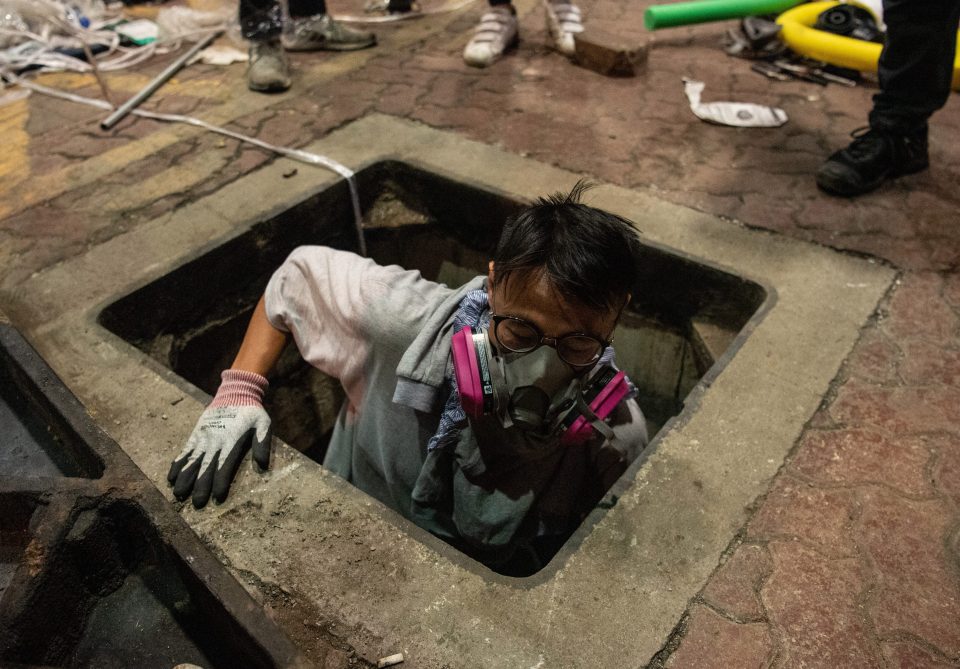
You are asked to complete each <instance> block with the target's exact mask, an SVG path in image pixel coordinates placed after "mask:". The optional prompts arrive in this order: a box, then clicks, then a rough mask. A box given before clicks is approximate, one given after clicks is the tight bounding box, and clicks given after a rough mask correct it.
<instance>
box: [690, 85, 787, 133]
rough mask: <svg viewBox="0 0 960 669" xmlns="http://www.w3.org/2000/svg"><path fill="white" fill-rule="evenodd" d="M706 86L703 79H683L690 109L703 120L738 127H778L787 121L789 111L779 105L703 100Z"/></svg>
mask: <svg viewBox="0 0 960 669" xmlns="http://www.w3.org/2000/svg"><path fill="white" fill-rule="evenodd" d="M704 86H705V85H704V83H703V82H702V81H695V80H693V79H687V78H684V80H683V92H684V93H686V95H687V99H688V100H689V101H690V110H691V111H692V112H693V113H694V114H695V115H696V117H697V118H699V119H700V120H702V121H707V122H708V123H716V124H718V125H729V126H733V127H737V128H778V127H780V126H782V125H783V124H784V123H786V122H787V113H786V112H785V111H783V110H782V109H780V108H779V107H767V106H765V105H758V104H755V103H753V102H701V101H700V94H701V93H703V89H704Z"/></svg>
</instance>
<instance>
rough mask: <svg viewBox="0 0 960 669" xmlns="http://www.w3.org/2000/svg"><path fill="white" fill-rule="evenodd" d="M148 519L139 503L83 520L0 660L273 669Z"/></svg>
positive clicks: (37, 587)
mask: <svg viewBox="0 0 960 669" xmlns="http://www.w3.org/2000/svg"><path fill="white" fill-rule="evenodd" d="M184 560H185V558H184V557H183V556H181V555H179V554H177V553H176V552H175V551H174V550H173V549H172V548H170V546H169V545H168V544H167V543H166V542H164V541H163V540H162V539H161V537H160V534H159V532H158V530H157V528H156V527H154V525H153V524H152V523H151V522H150V520H149V518H148V517H147V516H146V514H145V513H144V512H143V511H142V510H141V509H140V508H139V507H137V506H136V505H135V504H133V503H130V502H113V503H110V504H109V505H107V506H106V507H104V508H102V509H86V510H82V511H79V512H77V513H76V515H75V517H74V518H73V522H72V526H71V527H70V530H69V533H68V534H67V536H66V538H65V539H64V540H63V541H62V542H60V543H59V545H58V547H57V550H56V551H55V552H54V554H53V555H52V556H51V557H50V558H49V559H48V560H47V561H46V564H45V565H44V567H43V570H42V572H41V573H40V574H39V576H37V577H36V578H35V580H34V582H33V583H32V584H31V588H30V592H29V596H28V600H27V602H26V603H25V606H23V607H21V608H20V613H19V615H18V616H16V617H15V618H14V619H13V620H12V621H10V622H9V624H8V625H6V628H7V629H6V634H5V636H4V639H3V641H4V645H3V648H2V649H0V658H2V659H3V660H5V661H11V662H20V663H24V664H33V665H49V666H56V667H97V668H98V669H101V668H102V669H121V668H122V669H129V668H130V667H136V668H137V669H153V668H156V669H170V668H171V667H174V666H176V665H178V664H181V663H193V664H196V665H199V666H202V667H205V668H206V669H212V668H213V667H223V668H228V667H229V668H233V667H272V666H274V665H273V663H272V662H271V661H270V659H269V657H268V656H267V654H266V653H265V652H264V651H263V649H261V648H260V647H259V646H258V645H257V644H256V643H255V642H254V641H253V640H252V639H251V638H250V636H249V635H248V634H247V633H246V632H245V631H244V629H243V628H242V627H241V626H240V624H239V623H237V621H236V620H234V619H233V618H232V617H231V616H230V615H229V614H228V613H227V611H226V610H225V609H224V607H223V605H222V603H221V602H219V601H218V600H217V599H216V598H215V597H214V596H213V595H212V594H211V593H210V591H209V590H208V589H207V587H206V586H205V585H204V584H203V582H202V581H201V580H200V579H199V578H198V577H197V576H196V574H194V573H193V571H192V570H191V569H190V568H189V566H188V565H187V564H186V563H185V561H184Z"/></svg>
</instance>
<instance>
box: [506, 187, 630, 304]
mask: <svg viewBox="0 0 960 669" xmlns="http://www.w3.org/2000/svg"><path fill="white" fill-rule="evenodd" d="M591 187H592V184H590V183H589V182H587V181H584V180H581V181H578V182H577V185H576V186H574V187H573V190H571V191H570V193H569V194H567V195H564V194H563V193H557V194H555V195H551V196H548V197H542V198H540V199H539V200H537V201H536V202H535V203H534V204H533V205H531V206H529V207H527V208H525V209H523V210H522V211H520V212H519V213H518V214H516V215H515V216H513V217H511V218H509V219H508V220H507V222H506V224H505V225H504V227H503V232H502V233H501V235H500V241H499V242H498V243H497V249H496V251H495V253H494V256H493V260H494V272H495V276H496V279H495V281H496V282H497V283H500V282H503V283H504V284H505V283H506V282H507V280H508V279H509V277H510V276H511V275H515V274H521V273H527V272H530V271H542V272H544V273H545V274H546V277H547V279H548V281H550V283H551V284H552V285H553V287H554V288H556V289H557V291H558V292H559V293H561V294H562V295H564V296H569V297H572V298H573V299H574V300H576V301H577V302H579V303H580V304H582V305H584V306H586V307H589V308H591V309H596V310H597V311H602V310H605V309H610V308H614V309H619V308H620V307H622V306H623V301H624V299H625V298H626V295H627V293H629V292H631V291H632V290H633V287H634V283H635V282H636V280H637V274H638V266H639V262H640V248H641V247H640V240H639V237H638V234H637V230H636V229H635V227H634V225H633V223H631V222H630V221H628V220H627V219H625V218H622V217H620V216H617V215H616V214H611V213H609V212H606V211H603V210H602V209H596V208H595V207H590V206H588V205H585V204H583V203H581V202H580V198H581V196H582V195H583V193H584V192H585V191H586V190H588V189H589V188H591Z"/></svg>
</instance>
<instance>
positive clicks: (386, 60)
mask: <svg viewBox="0 0 960 669" xmlns="http://www.w3.org/2000/svg"><path fill="white" fill-rule="evenodd" d="M357 4H359V3H357ZM647 4H648V3H647V2H646V1H642V2H628V1H627V0H585V1H584V2H583V3H582V5H583V8H584V13H585V16H586V20H587V21H588V22H589V23H590V24H592V25H595V26H596V27H598V28H601V29H603V30H604V31H607V32H611V33H614V34H617V35H620V36H623V37H626V38H644V37H645V34H644V33H643V30H642V21H641V16H642V11H643V8H644V7H645V6H646V5H647ZM331 7H332V8H333V10H334V11H335V12H336V11H344V12H346V11H351V12H355V11H357V9H358V8H357V7H353V6H350V5H348V4H347V3H346V2H345V1H341V2H340V3H336V2H331ZM518 7H519V8H520V14H521V21H520V26H521V27H520V30H521V38H522V42H521V44H520V46H519V48H518V49H517V50H516V51H515V52H514V53H511V54H510V55H508V56H507V57H505V58H504V59H503V60H502V61H500V62H498V63H497V64H495V65H494V66H493V67H491V68H489V69H487V70H485V71H480V70H474V69H470V68H468V67H466V66H465V65H463V63H462V61H461V59H460V52H461V50H462V48H463V45H464V44H465V43H466V41H467V39H469V35H470V32H471V30H472V26H473V24H474V23H475V21H476V20H477V18H478V16H479V14H480V13H481V11H482V6H480V5H479V4H474V5H473V6H471V7H470V8H468V9H466V10H464V11H461V12H459V13H455V14H448V15H442V16H437V17H430V18H426V19H422V20H420V21H417V22H410V23H405V24H403V25H396V26H385V27H382V28H380V29H379V33H380V36H381V44H380V46H379V47H378V48H377V49H375V50H371V51H365V52H357V53H354V54H338V55H331V54H298V55H296V56H295V57H294V58H293V62H294V64H295V68H296V76H295V83H294V88H293V90H291V91H290V92H289V93H286V94H283V95H278V96H259V95H255V94H252V93H248V92H247V91H246V90H245V88H244V87H243V83H242V81H243V79H242V78H243V66H241V65H234V66H231V67H229V68H216V67H212V66H203V65H196V66H192V67H191V68H189V69H188V70H185V71H184V72H183V73H182V74H181V75H179V76H178V77H177V78H176V80H175V81H174V82H172V83H171V84H170V85H169V86H168V87H166V88H165V89H164V90H163V91H162V92H161V93H160V94H158V95H157V96H156V98H155V100H153V101H152V102H151V103H150V105H149V106H150V108H154V109H160V110H163V111H169V112H177V113H191V114H197V115H201V116H203V117H204V118H208V119H211V120H215V121H216V122H220V123H226V124H227V125H229V127H231V128H234V129H237V130H239V131H241V132H245V133H249V134H252V135H255V136H257V137H259V138H261V139H264V140H266V141H269V142H273V143H277V144H286V145H291V146H302V145H305V144H307V143H309V142H311V141H313V140H315V139H316V138H318V137H322V136H324V135H325V134H327V133H329V132H330V131H331V130H333V129H335V128H337V127H339V126H341V125H343V124H345V123H347V122H349V121H351V120H354V119H356V118H359V117H360V116H363V115H364V114H366V113H368V112H371V111H379V112H383V113H387V114H393V115H396V116H402V117H407V118H410V119H413V120H416V121H419V122H422V123H425V124H428V125H430V126H434V127H440V128H447V129H451V130H454V131H456V132H458V133H462V134H463V135H465V136H467V137H470V138H473V139H477V140H480V141H482V142H486V143H491V144H497V145H499V146H502V147H503V148H505V149H508V150H510V151H513V152H516V153H520V154H523V155H528V156H531V157H533V158H536V159H538V160H540V161H543V162H547V163H552V164H555V165H558V166H561V167H564V168H567V169H570V170H573V171H576V172H580V173H583V174H584V175H587V176H592V177H594V178H596V179H599V180H601V181H607V182H612V183H615V184H618V185H622V186H627V187H630V188H635V189H638V190H646V191H649V192H652V193H654V194H655V195H657V196H658V197H661V198H664V199H667V200H670V201H673V202H676V203H679V204H683V205H686V206H688V207H693V208H696V209H699V210H702V211H705V212H707V213H710V214H714V215H716V216H720V217H722V218H724V219H726V220H727V221H729V224H730V225H746V226H751V227H756V228H762V229H766V230H770V231H772V232H774V233H778V234H785V235H790V236H793V237H796V238H799V239H803V240H809V241H812V242H815V243H819V244H824V245H828V246H830V247H833V248H836V249H841V250H845V251H850V252H855V253H861V254H869V255H872V256H875V257H877V258H879V259H882V260H883V261H886V262H889V263H891V264H893V265H894V266H896V267H898V268H900V269H901V270H902V275H901V280H900V281H899V282H898V284H897V285H896V286H895V287H894V288H893V289H892V290H891V292H890V294H889V295H888V296H887V298H886V299H885V300H884V302H883V303H882V304H880V305H879V306H878V309H877V312H876V315H875V318H874V319H873V320H872V321H871V323H870V324H869V325H868V326H867V327H866V328H865V329H864V330H863V332H862V336H861V339H860V342H859V343H858V345H857V346H856V348H855V349H854V351H853V352H852V353H851V355H850V356H849V358H848V360H847V361H846V363H845V365H844V366H843V368H842V369H841V370H840V372H839V374H838V376H837V378H836V380H835V382H834V384H833V387H832V390H831V392H830V394H829V395H828V396H827V397H825V398H824V400H823V403H822V405H821V408H820V410H819V411H818V412H817V413H816V415H815V416H813V417H812V419H811V421H810V423H809V426H808V429H807V430H806V432H805V434H804V435H803V437H802V438H801V439H800V440H799V442H798V443H797V444H796V446H795V449H794V451H793V452H792V454H791V456H790V457H789V458H788V461H787V462H786V463H785V464H784V466H783V467H782V469H781V471H780V473H779V475H778V476H777V477H776V478H775V479H774V481H772V483H771V486H770V489H769V492H768V493H767V494H766V495H765V496H764V497H763V498H762V499H758V500H757V502H756V508H755V512H754V514H753V516H752V518H751V519H750V520H749V522H748V523H747V524H746V525H745V526H744V527H743V528H742V529H741V530H740V532H739V533H738V534H737V536H736V537H735V539H734V541H733V542H732V543H731V545H730V548H729V551H728V553H727V555H726V559H725V560H724V561H723V562H722V564H720V565H719V566H718V567H717V570H716V572H715V573H714V575H713V576H712V578H711V580H710V581H709V583H708V584H707V586H706V587H705V588H704V589H703V590H702V592H700V593H699V595H697V597H696V598H695V599H694V600H693V601H691V603H690V607H689V609H688V611H687V613H686V615H685V616H684V617H683V619H682V620H680V621H678V622H677V627H676V631H675V634H674V635H673V637H672V638H671V639H670V641H669V643H668V644H667V645H666V646H665V647H664V648H663V650H662V651H661V652H660V653H659V654H658V655H657V656H656V657H655V658H654V660H653V662H652V665H651V666H654V667H671V668H681V667H696V668H706V667H754V666H757V667H761V666H763V667H765V666H775V667H881V666H882V667H948V666H960V266H958V261H960V225H958V215H957V210H958V205H960V191H958V190H957V188H956V183H958V177H960V143H958V142H956V141H955V140H954V137H955V136H956V135H957V131H958V129H960V105H958V103H957V100H956V98H955V96H954V97H953V98H952V99H951V100H950V101H949V103H948V105H947V107H946V109H944V110H943V111H942V112H940V113H939V114H938V115H937V116H936V117H935V118H934V120H933V123H932V126H931V162H932V164H933V167H932V169H931V170H930V171H929V172H926V173H922V174H919V175H915V176H911V177H908V178H904V179H901V180H899V181H898V182H896V183H894V184H891V185H890V186H888V187H886V188H884V189H883V190H882V191H880V192H878V193H876V194H872V195H869V196H865V197H862V198H860V199H857V200H852V201H846V200H839V199H835V198H831V197H828V196H825V195H823V194H821V193H819V192H818V191H817V190H816V188H815V186H814V183H813V178H812V173H813V172H814V170H815V169H816V167H817V165H818V164H819V163H820V161H821V160H822V159H823V158H824V157H825V156H826V155H827V154H828V153H829V152H831V151H832V150H833V149H835V148H837V147H839V146H842V145H844V144H845V143H846V142H847V140H848V137H847V134H848V132H850V131H851V130H853V129H855V128H857V127H858V126H861V125H863V124H864V120H865V115H866V112H867V110H868V108H869V104H870V95H871V91H872V88H871V87H870V86H863V87H859V88H856V89H845V88H842V87H834V86H831V87H827V88H821V87H819V86H816V85H813V84H809V83H803V82H770V81H768V80H766V79H764V78H762V77H760V76H759V75H756V74H754V73H752V72H750V70H749V63H747V62H745V61H740V60H734V59H731V58H728V57H726V56H725V55H724V54H723V53H722V51H721V50H720V47H719V44H720V41H721V38H722V36H723V33H724V31H725V29H726V28H727V27H729V25H728V24H714V25H706V26H699V27H696V28H682V29H677V30H674V31H670V32H663V33H658V34H657V35H656V39H655V43H654V45H653V48H652V49H651V51H650V57H649V63H648V66H647V69H646V72H645V73H644V74H642V75H641V76H639V77H637V78H632V79H609V78H604V77H601V76H599V75H597V74H595V73H593V72H590V71H587V70H584V69H582V68H577V67H575V66H573V65H572V64H571V63H570V62H568V61H567V60H565V59H564V58H562V57H561V56H559V55H558V54H556V53H554V52H552V51H551V50H550V49H549V48H548V46H547V44H548V38H547V34H546V30H545V26H544V20H543V13H542V9H541V8H540V7H538V6H536V5H535V4H534V3H533V2H532V1H527V2H519V3H518ZM730 25H732V24H730ZM165 62H166V61H165V59H162V58H161V59H157V61H156V62H154V63H151V64H149V65H148V66H145V67H144V68H142V69H140V70H136V71H129V72H124V73H117V74H111V75H109V78H108V80H109V82H110V85H111V86H112V87H113V88H114V89H115V90H116V91H117V92H119V93H122V94H125V95H129V94H130V93H132V92H133V91H135V90H137V89H138V88H140V87H141V86H142V85H143V84H144V83H145V82H146V81H147V80H148V79H149V77H150V76H151V75H152V73H154V72H156V71H158V70H159V69H161V68H162V67H163V65H164V64H165ZM683 76H692V77H695V78H698V79H701V80H703V81H705V82H706V84H707V88H706V92H705V99H707V100H719V99H733V100H744V101H746V100H749V101H755V102H762V103H767V104H774V105H777V106H780V107H782V108H784V109H785V110H786V111H787V113H788V115H789V116H790V122H789V123H788V124H787V125H785V126H784V127H782V128H779V129H773V130H746V129H744V130H739V129H731V128H721V127H717V126H711V125H707V124H704V123H701V122H700V121H698V120H697V119H696V118H694V117H693V115H692V114H691V113H690V112H689V109H688V108H687V103H686V100H685V98H684V97H683V94H682V85H681V77H683ZM42 81H43V82H44V83H46V84H48V85H53V86H59V87H61V88H67V89H70V90H73V91H75V92H79V93H82V94H85V95H90V96H96V95H97V88H96V86H95V84H94V83H93V81H92V80H91V79H90V78H88V77H85V76H80V75H68V74H59V75H47V76H44V77H43V78H42ZM100 116H101V113H100V112H99V111H97V110H91V109H88V108H85V107H82V106H78V105H74V104H71V103H66V102H61V101H57V100H51V99H47V98H43V97H41V96H38V95H34V96H32V97H31V98H29V99H28V100H23V101H20V102H15V103H12V104H8V105H5V106H0V132H2V134H3V137H4V145H5V150H4V151H3V152H0V288H2V289H3V290H4V291H12V292H15V291H16V289H17V286H18V285H21V284H22V283H23V282H25V281H29V279H30V276H31V274H32V273H34V272H37V271H40V270H42V269H44V268H46V267H49V266H51V265H54V264H56V263H58V262H60V261H62V260H65V259H67V258H70V257H73V256H75V255H77V254H80V253H83V252H84V250H85V249H87V248H89V247H91V246H93V245H96V244H99V243H102V242H103V241H106V240H108V239H110V238H112V237H114V236H116V235H119V234H122V233H123V232H125V231H127V230H130V229H133V228H135V227H136V226H138V225H141V224H143V223H145V222H147V221H149V220H151V219H154V218H156V217H157V216H159V215H161V214H163V213H165V212H169V211H171V210H173V209H175V208H177V207H180V206H182V205H184V204H186V203H188V202H191V201H194V200H196V199H198V198H199V197H202V196H203V195H205V194H208V193H210V192H212V191H214V190H216V189H218V188H219V187H221V186H223V185H224V184H226V183H229V182H231V181H233V180H235V179H236V178H237V177H238V176H240V175H242V174H246V173H248V172H250V171H252V170H255V169H257V168H258V167H260V166H262V165H263V164H264V163H265V162H267V161H269V160H271V157H270V156H269V155H267V154H265V153H263V152H261V151H259V150H257V149H253V148H251V147H248V146H242V145H239V144H238V143H237V142H235V141H233V140H229V139H223V138H220V137H218V136H213V135H210V134H204V133H201V132H198V131H196V130H194V129H190V128H178V127H171V126H167V125H163V124H161V123H157V122H151V121H144V120H142V119H132V118H131V119H127V120H126V121H124V122H123V123H121V124H120V126H118V128H117V129H115V130H114V131H112V132H109V133H103V132H101V131H100V130H99V129H98V127H97V121H98V120H99V118H100ZM824 299H827V300H829V299H830V296H829V295H825V296H824ZM2 306H3V305H0V307H2ZM638 615H642V612H638ZM628 664H629V663H627V664H625V665H624V666H628Z"/></svg>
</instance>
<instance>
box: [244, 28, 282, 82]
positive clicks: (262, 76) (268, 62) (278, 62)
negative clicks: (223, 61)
mask: <svg viewBox="0 0 960 669" xmlns="http://www.w3.org/2000/svg"><path fill="white" fill-rule="evenodd" d="M247 87H248V88H249V89H250V90H251V91H259V92H261V93H270V92H279V91H285V90H287V89H288V88H290V64H289V63H288V62H287V54H286V53H284V51H283V47H282V46H281V45H280V42H279V40H274V41H269V42H252V43H251V44H250V64H249V65H248V66H247Z"/></svg>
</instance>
